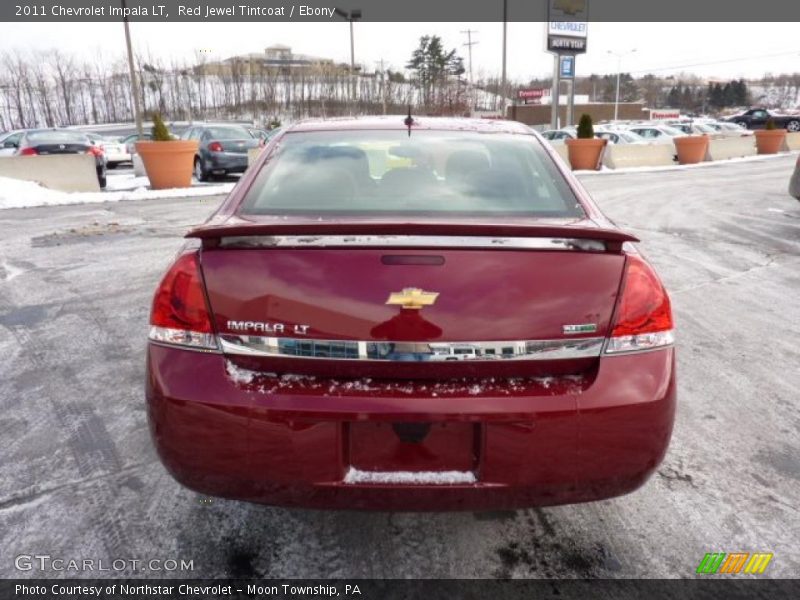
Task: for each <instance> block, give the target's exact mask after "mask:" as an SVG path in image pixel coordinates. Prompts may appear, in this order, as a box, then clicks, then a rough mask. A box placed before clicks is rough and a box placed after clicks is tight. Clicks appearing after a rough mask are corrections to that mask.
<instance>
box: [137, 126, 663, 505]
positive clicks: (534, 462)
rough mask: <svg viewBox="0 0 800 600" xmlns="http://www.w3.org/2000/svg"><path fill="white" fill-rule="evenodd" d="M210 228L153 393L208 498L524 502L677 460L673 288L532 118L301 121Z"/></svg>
mask: <svg viewBox="0 0 800 600" xmlns="http://www.w3.org/2000/svg"><path fill="white" fill-rule="evenodd" d="M187 237H188V238H189V240H188V243H187V244H186V246H185V247H184V249H183V250H182V251H181V252H180V253H179V255H178V256H177V258H176V259H175V261H174V263H173V264H172V266H171V267H170V268H169V270H168V271H167V273H166V275H164V278H163V279H162V281H161V283H160V285H159V286H158V289H157V291H156V294H155V298H154V299H153V306H152V313H151V317H150V334H149V344H148V350H147V384H146V394H147V401H148V408H149V419H150V427H151V431H152V436H153V440H154V442H155V445H156V448H157V449H158V453H159V455H160V457H161V460H162V461H163V463H164V465H165V466H166V467H167V469H168V470H169V471H170V472H171V473H172V475H173V476H174V477H175V478H176V479H177V480H178V481H179V482H181V483H183V484H184V485H186V486H188V487H190V488H192V489H194V490H197V491H199V492H201V493H204V494H209V495H215V496H225V497H229V498H238V499H243V500H249V501H253V502H263V503H267V504H275V505H287V506H306V507H319V508H355V509H388V510H459V509H465V510H466V509H469V510H484V509H492V510H494V509H510V508H517V507H527V506H537V505H549V504H564V503H571V502H583V501H589V500H598V499H601V498H608V497H611V496H616V495H620V494H624V493H627V492H630V491H632V490H634V489H636V488H637V487H639V486H640V485H642V484H643V483H644V482H645V481H646V480H647V479H648V477H649V476H650V475H651V474H652V473H653V471H654V470H655V468H656V467H657V465H658V464H659V462H660V461H661V459H662V458H663V456H664V453H665V452H666V449H667V445H668V443H669V439H670V435H671V431H672V424H673V418H674V413H675V350H674V348H673V321H672V313H671V309H670V302H669V298H668V296H667V293H666V291H665V290H664V287H663V286H662V284H661V282H660V280H659V278H658V276H657V275H656V273H655V271H654V270H653V268H652V266H650V264H648V263H647V261H646V260H645V259H644V258H642V256H641V255H640V254H639V253H638V252H637V251H636V249H635V247H634V245H633V242H636V241H637V240H636V238H635V237H633V236H632V235H630V234H628V233H626V232H624V231H621V230H620V229H618V228H617V227H616V226H615V225H614V224H613V223H612V222H610V221H609V220H608V219H607V218H605V217H604V216H603V215H602V214H601V213H600V211H599V210H598V208H597V207H596V206H595V204H594V203H593V202H592V200H591V199H590V198H589V197H588V195H587V194H586V192H585V191H584V190H583V189H582V187H581V186H580V184H579V183H578V182H577V181H576V179H575V178H574V177H573V176H572V175H571V173H570V172H569V171H568V170H567V169H566V168H565V167H564V165H563V163H562V162H561V161H560V159H559V158H558V157H557V156H556V155H555V154H554V153H553V152H552V151H551V150H550V149H549V148H548V146H547V144H545V143H543V141H542V138H541V137H540V136H538V135H537V134H535V133H533V132H532V131H531V130H530V129H528V128H526V127H524V126H523V125H520V124H517V123H511V122H499V121H473V120H460V119H436V118H425V117H419V118H405V117H402V116H401V117H382V118H368V119H350V120H333V121H317V122H304V123H301V124H298V125H295V126H293V127H290V128H288V129H286V130H285V131H283V132H281V133H280V134H279V135H278V136H276V137H275V138H273V140H271V142H270V143H269V145H268V146H267V147H266V148H265V149H264V151H263V152H262V153H261V156H260V157H259V158H258V160H257V161H256V163H255V164H254V165H253V166H252V167H251V168H250V169H249V170H248V172H247V173H246V174H245V175H244V176H243V178H242V180H241V181H240V182H239V184H238V185H237V186H236V188H235V189H234V191H233V192H232V193H231V195H230V196H229V197H228V198H227V200H226V201H225V202H224V203H223V204H222V205H221V207H220V208H219V209H218V210H217V211H216V213H215V214H214V215H213V216H212V217H211V218H210V219H209V220H208V221H207V222H206V223H205V224H203V225H201V226H199V227H197V228H196V229H193V230H192V231H190V232H189V234H188V236H187Z"/></svg>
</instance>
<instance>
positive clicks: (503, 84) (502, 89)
mask: <svg viewBox="0 0 800 600" xmlns="http://www.w3.org/2000/svg"><path fill="white" fill-rule="evenodd" d="M507 25H508V0H503V74H502V76H501V79H500V94H501V97H502V98H503V100H502V107H503V118H505V116H506V28H507Z"/></svg>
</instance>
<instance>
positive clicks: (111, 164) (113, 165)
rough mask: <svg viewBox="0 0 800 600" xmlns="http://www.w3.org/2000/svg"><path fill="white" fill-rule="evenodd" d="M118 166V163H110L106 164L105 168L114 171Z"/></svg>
mask: <svg viewBox="0 0 800 600" xmlns="http://www.w3.org/2000/svg"><path fill="white" fill-rule="evenodd" d="M118 164H119V163H115V162H110V163H108V165H106V166H107V167H108V168H109V169H116V168H117V165H118Z"/></svg>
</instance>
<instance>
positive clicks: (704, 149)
mask: <svg viewBox="0 0 800 600" xmlns="http://www.w3.org/2000/svg"><path fill="white" fill-rule="evenodd" d="M672 141H673V142H674V144H675V150H676V152H677V153H678V162H679V163H681V164H682V165H693V164H696V163H699V162H703V161H704V160H705V159H706V154H708V136H707V135H687V136H685V137H676V138H673V139H672Z"/></svg>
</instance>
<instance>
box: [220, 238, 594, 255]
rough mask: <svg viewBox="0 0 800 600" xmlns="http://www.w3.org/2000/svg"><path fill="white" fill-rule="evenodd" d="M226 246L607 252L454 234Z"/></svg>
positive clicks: (230, 243) (237, 241)
mask: <svg viewBox="0 0 800 600" xmlns="http://www.w3.org/2000/svg"><path fill="white" fill-rule="evenodd" d="M220 246H222V247H223V248H331V247H343V248H369V247H379V248H431V247H433V248H441V247H446V248H508V249H521V250H578V251H589V252H605V251H606V243H605V242H604V241H602V240H593V239H582V238H566V237H565V238H556V237H518V238H517V237H496V236H454V235H436V236H434V235H305V236H303V235H280V236H270V235H265V236H257V235H253V236H228V237H223V238H222V239H221V240H220Z"/></svg>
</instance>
